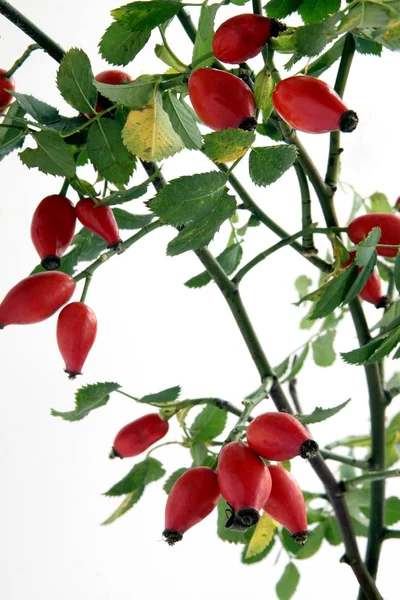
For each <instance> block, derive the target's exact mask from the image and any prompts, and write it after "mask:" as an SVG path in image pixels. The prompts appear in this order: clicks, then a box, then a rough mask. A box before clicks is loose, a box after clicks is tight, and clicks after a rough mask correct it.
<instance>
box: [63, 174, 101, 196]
mask: <svg viewBox="0 0 400 600" xmlns="http://www.w3.org/2000/svg"><path fill="white" fill-rule="evenodd" d="M69 184H70V186H71V187H73V188H74V190H75V191H77V192H78V194H82V196H88V197H89V198H97V192H96V190H95V189H94V187H93V186H92V184H91V183H89V182H88V181H85V180H84V179H79V178H78V177H74V178H73V179H70V180H69Z"/></svg>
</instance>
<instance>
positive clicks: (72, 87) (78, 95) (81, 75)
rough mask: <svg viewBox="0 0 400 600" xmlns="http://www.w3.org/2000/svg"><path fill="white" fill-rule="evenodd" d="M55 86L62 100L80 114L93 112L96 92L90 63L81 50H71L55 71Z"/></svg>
mask: <svg viewBox="0 0 400 600" xmlns="http://www.w3.org/2000/svg"><path fill="white" fill-rule="evenodd" d="M57 86H58V89H59V90H60V92H61V95H62V96H63V98H64V100H65V101H66V102H68V104H70V105H71V106H72V107H73V108H76V110H79V112H82V113H93V112H94V111H95V106H96V100H97V92H96V88H95V87H94V85H93V73H92V68H91V66H90V61H89V58H88V57H87V55H86V54H85V53H84V51H83V50H79V49H78V48H72V49H71V50H69V51H68V52H67V53H66V54H65V55H64V58H63V59H62V61H61V64H60V66H59V68H58V71H57Z"/></svg>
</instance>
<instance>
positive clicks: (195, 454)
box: [190, 442, 207, 467]
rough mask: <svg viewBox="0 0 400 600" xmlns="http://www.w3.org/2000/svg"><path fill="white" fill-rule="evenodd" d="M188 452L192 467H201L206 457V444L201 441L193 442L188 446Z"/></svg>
mask: <svg viewBox="0 0 400 600" xmlns="http://www.w3.org/2000/svg"><path fill="white" fill-rule="evenodd" d="M190 454H191V457H192V459H193V466H194V467H201V466H202V465H203V464H204V461H205V459H206V458H207V446H206V445H205V444H203V443H201V442H195V443H194V444H192V445H191V446H190Z"/></svg>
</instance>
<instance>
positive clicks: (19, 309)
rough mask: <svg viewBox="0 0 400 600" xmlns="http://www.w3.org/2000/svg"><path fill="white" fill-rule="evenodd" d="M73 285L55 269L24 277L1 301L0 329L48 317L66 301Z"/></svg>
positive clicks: (72, 291) (73, 287)
mask: <svg viewBox="0 0 400 600" xmlns="http://www.w3.org/2000/svg"><path fill="white" fill-rule="evenodd" d="M75 285H76V284H75V281H74V280H73V279H72V277H70V276H69V275H66V274H65V273H60V272H58V271H53V272H49V273H36V274H35V275H30V276H29V277H26V279H23V280H22V281H20V282H19V283H17V285H15V286H14V287H13V288H12V289H11V290H10V291H9V292H8V294H7V295H6V297H5V298H4V300H3V302H2V303H1V304H0V329H3V328H4V327H6V326H7V325H29V324H31V323H39V321H44V320H45V319H48V317H51V315H53V314H54V313H55V312H56V311H57V310H58V309H59V308H60V307H61V306H62V305H63V304H65V303H66V302H68V300H69V299H70V298H71V296H72V294H73V293H74V290H75Z"/></svg>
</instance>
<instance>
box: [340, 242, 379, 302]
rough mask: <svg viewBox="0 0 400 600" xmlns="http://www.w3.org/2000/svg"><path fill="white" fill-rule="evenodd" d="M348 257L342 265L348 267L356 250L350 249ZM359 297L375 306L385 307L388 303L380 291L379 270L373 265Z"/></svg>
mask: <svg viewBox="0 0 400 600" xmlns="http://www.w3.org/2000/svg"><path fill="white" fill-rule="evenodd" d="M349 254H350V257H349V258H348V259H347V260H346V262H344V263H343V265H342V267H343V268H345V267H348V266H349V265H351V264H352V263H353V262H354V259H355V257H356V254H357V250H352V251H351V252H350V253H349ZM361 269H362V267H358V270H359V271H361ZM358 295H359V296H360V298H362V299H363V300H365V302H370V303H371V304H373V305H374V306H376V308H385V307H386V306H387V305H388V302H389V298H388V297H387V296H385V295H384V294H383V293H382V282H381V278H380V277H379V271H378V269H377V268H376V267H375V268H374V270H373V271H372V273H371V275H370V276H369V278H368V280H367V283H366V284H365V285H364V287H363V289H362V290H361V292H360V293H359V294H358Z"/></svg>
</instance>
